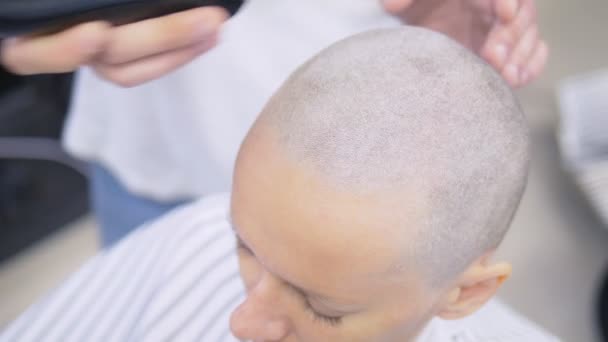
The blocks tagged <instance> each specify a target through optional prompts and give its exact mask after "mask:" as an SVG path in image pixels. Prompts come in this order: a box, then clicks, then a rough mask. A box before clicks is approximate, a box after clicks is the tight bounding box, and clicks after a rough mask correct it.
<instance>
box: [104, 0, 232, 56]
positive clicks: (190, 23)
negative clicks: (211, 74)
mask: <svg viewBox="0 0 608 342" xmlns="http://www.w3.org/2000/svg"><path fill="white" fill-rule="evenodd" d="M227 19H228V13H227V12H226V10H225V9H223V8H221V7H215V6H214V7H202V8H196V9H192V10H187V11H184V12H180V13H175V14H171V15H167V16H163V17H159V18H154V19H149V20H144V21H141V22H136V23H132V24H128V25H124V26H119V27H116V28H115V29H114V30H113V31H112V36H111V39H110V42H109V44H108V47H107V49H105V50H104V52H103V54H102V55H101V56H100V61H101V62H103V63H104V64H124V63H129V62H133V61H136V60H139V59H142V58H147V57H151V56H154V55H158V54H163V53H166V52H169V51H173V50H176V49H181V48H185V47H188V46H192V45H197V44H198V43H199V42H202V41H205V40H208V39H209V38H210V37H214V36H216V35H217V33H218V31H219V28H220V26H221V25H222V23H224V22H225V21H226V20H227Z"/></svg>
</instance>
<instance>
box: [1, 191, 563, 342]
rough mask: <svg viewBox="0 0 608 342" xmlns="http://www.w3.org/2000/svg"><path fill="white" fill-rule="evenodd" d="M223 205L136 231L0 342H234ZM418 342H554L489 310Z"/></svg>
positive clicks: (232, 272)
mask: <svg viewBox="0 0 608 342" xmlns="http://www.w3.org/2000/svg"><path fill="white" fill-rule="evenodd" d="M228 202H229V201H228V195H218V196H212V197H209V198H207V199H204V200H201V201H199V202H196V203H193V204H191V205H188V206H185V207H183V208H180V209H177V210H175V211H173V212H172V213H170V214H168V215H166V216H164V217H163V218H161V219H159V220H157V221H155V222H152V223H150V224H148V225H147V227H144V228H142V229H138V230H136V231H135V232H134V233H132V234H131V235H130V236H129V237H127V238H126V239H123V240H122V241H121V242H120V243H119V244H118V245H117V246H115V247H114V248H112V249H110V250H108V251H106V252H103V253H102V254H99V255H98V256H97V257H95V258H93V259H92V260H91V261H90V262H88V263H87V264H86V265H85V266H84V267H83V268H82V269H81V270H80V271H78V272H77V273H76V274H74V275H73V276H72V277H71V278H70V279H69V280H68V281H67V282H66V283H65V284H63V285H62V286H60V287H59V288H58V289H57V290H55V291H54V292H53V293H51V294H50V295H49V296H48V297H46V298H44V299H43V300H41V301H40V302H39V303H37V304H35V305H34V306H32V307H31V308H30V309H29V310H28V311H27V312H26V313H25V314H23V315H22V316H21V317H20V318H19V319H17V320H16V321H15V322H14V323H13V324H12V325H10V326H9V327H8V328H7V329H6V330H5V331H4V332H3V333H2V334H1V335H0V342H21V341H24V342H25V341H27V342H30V341H31V342H39V341H45V342H55V341H57V342H70V341H78V342H80V341H87V342H95V341H100V342H113V341H116V342H126V341H185V342H191V341H200V342H235V341H237V340H236V338H234V337H233V336H232V335H231V334H230V330H229V316H230V313H231V312H232V310H233V309H234V308H235V307H236V306H237V305H238V304H239V303H240V302H241V301H242V300H243V299H244V297H245V290H244V288H243V285H242V284H241V281H240V278H239V272H238V263H237V256H236V248H235V247H236V246H235V238H234V235H233V232H232V229H231V227H230V225H229V223H228V221H227V219H226V218H227V214H228ZM418 341H419V342H482V341H483V342H549V341H551V342H556V341H558V339H556V338H554V337H552V336H550V335H548V334H547V333H545V332H543V331H542V330H541V329H539V328H538V327H536V326H535V325H534V324H533V323H531V322H529V321H528V320H526V319H525V318H523V317H522V316H520V315H518V314H516V313H514V312H513V311H511V310H510V309H509V308H507V307H505V306H504V305H502V304H500V303H498V302H492V303H489V304H488V305H486V306H485V307H484V308H483V309H481V310H480V311H478V312H477V313H476V314H474V315H472V316H470V317H468V318H466V319H463V320H459V321H442V320H433V321H432V322H430V323H429V325H428V326H427V327H426V329H425V330H424V332H423V333H422V335H421V336H420V337H419V339H418ZM319 342H324V341H319Z"/></svg>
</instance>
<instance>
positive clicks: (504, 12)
mask: <svg viewBox="0 0 608 342" xmlns="http://www.w3.org/2000/svg"><path fill="white" fill-rule="evenodd" d="M511 1H515V2H517V5H519V7H517V9H516V11H515V13H513V7H512V6H513V4H511V5H508V0H495V2H496V6H497V8H496V9H495V10H496V12H497V13H496V15H497V16H498V17H500V18H497V19H496V21H495V23H494V25H493V27H492V29H491V30H490V32H489V34H488V37H487V39H486V41H485V43H484V44H483V46H482V48H481V50H480V51H479V53H480V55H481V56H482V57H484V59H486V60H487V61H488V62H489V63H490V64H491V65H492V66H493V67H494V68H495V69H496V70H498V71H499V72H502V71H503V69H504V68H505V67H506V64H507V62H508V61H509V59H510V57H511V55H512V54H513V52H514V51H515V49H516V48H517V46H518V45H520V41H521V40H522V39H523V38H524V36H525V35H526V34H527V33H528V32H529V31H530V29H531V28H533V29H534V30H538V28H537V27H538V23H537V15H536V6H535V4H534V1H532V0H511ZM499 3H501V4H502V5H500V6H499ZM498 7H503V8H502V9H500V8H498Z"/></svg>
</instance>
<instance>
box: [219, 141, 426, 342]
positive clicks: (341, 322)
mask: <svg viewBox="0 0 608 342" xmlns="http://www.w3.org/2000/svg"><path fill="white" fill-rule="evenodd" d="M281 154H282V152H281V151H279V149H278V148H277V147H275V146H274V145H273V144H272V143H271V142H270V141H263V140H262V139H256V140H255V141H254V142H251V141H249V142H248V143H246V144H245V145H244V148H243V150H242V151H241V155H240V157H239V161H238V163H237V168H236V173H235V184H234V190H233V195H232V214H231V215H232V223H233V227H234V230H235V233H236V235H237V237H238V240H239V248H238V250H239V252H238V255H239V261H240V267H241V276H242V278H243V280H244V282H245V285H246V288H247V298H246V300H245V301H244V302H243V303H242V304H241V305H240V306H239V307H238V308H237V309H236V310H235V311H234V313H233V314H232V318H231V328H232V331H233V333H234V334H235V336H237V337H238V338H241V339H244V340H253V341H303V342H307V341H315V342H319V341H333V342H340V341H348V342H354V341H400V342H403V341H410V340H412V339H414V338H415V336H416V335H417V334H418V333H419V332H420V330H421V329H422V328H423V327H424V325H425V324H426V322H427V321H428V320H429V319H430V318H431V317H432V316H434V314H435V313H436V312H435V310H436V307H437V303H438V296H436V295H435V294H434V293H433V292H432V291H431V290H430V289H428V288H427V287H426V286H424V285H423V284H424V282H423V281H422V280H421V279H420V277H418V276H416V275H417V274H420V273H419V272H417V271H416V270H415V269H414V268H413V266H412V267H411V268H409V269H408V267H407V266H408V265H407V263H406V264H405V265H406V267H405V269H406V270H405V271H395V270H394V268H393V267H392V266H394V265H395V264H396V263H397V260H398V258H399V257H400V256H402V255H403V254H404V253H403V251H402V249H403V246H404V245H407V243H405V244H404V240H406V239H407V238H406V237H404V236H403V235H404V232H405V231H407V229H406V230H403V229H401V228H402V227H400V228H398V229H397V228H395V227H396V226H398V224H397V223H400V225H401V226H402V225H404V224H405V225H415V224H416V220H417V217H416V214H415V212H416V210H413V209H412V210H408V209H403V208H401V211H399V209H397V208H395V207H391V206H390V205H386V203H385V201H384V199H382V198H377V197H375V196H371V195H370V196H353V195H350V194H347V193H343V192H340V191H337V190H335V189H331V188H330V187H328V186H327V185H326V184H324V183H323V181H321V180H320V178H319V177H317V176H315V175H314V172H312V171H310V170H306V169H305V168H303V167H299V166H296V164H295V163H293V162H291V161H288V160H287V159H286V158H283V157H282V156H281ZM412 203H414V201H412ZM401 207H403V205H402V206H401ZM412 207H416V206H415V205H413V206H412ZM395 210H397V211H395ZM395 212H403V213H404V214H401V215H396V214H395ZM396 217H399V218H398V219H396ZM408 217H409V221H408ZM397 221H398V222H397ZM395 234H399V235H400V236H397V235H395ZM405 235H407V234H405Z"/></svg>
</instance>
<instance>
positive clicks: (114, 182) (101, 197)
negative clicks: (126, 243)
mask: <svg viewBox="0 0 608 342" xmlns="http://www.w3.org/2000/svg"><path fill="white" fill-rule="evenodd" d="M90 187H91V202H92V206H93V211H94V212H95V216H96V217H97V221H98V222H99V227H100V238H101V244H102V246H103V247H104V248H107V247H109V246H111V245H113V244H114V243H116V242H117V241H119V240H120V239H122V238H123V237H125V236H126V235H128V234H129V233H130V232H131V231H133V230H135V229H136V228H138V227H139V226H140V225H141V224H143V223H145V222H147V221H150V220H153V219H155V218H157V217H159V216H162V215H163V214H164V213H166V212H168V211H170V210H171V209H173V208H175V207H177V206H179V205H181V204H183V203H185V202H186V201H175V202H158V201H155V200H151V199H148V198H145V197H141V196H138V195H134V194H132V193H130V192H129V191H128V190H127V189H126V188H125V187H124V186H123V185H122V184H121V183H120V181H119V180H118V179H116V178H115V177H114V176H113V175H112V174H111V173H110V172H109V171H108V170H106V169H105V168H103V167H102V166H99V165H97V164H92V165H91V174H90Z"/></svg>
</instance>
